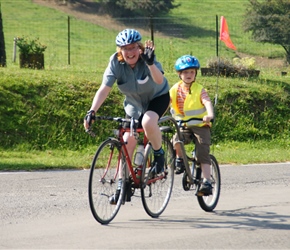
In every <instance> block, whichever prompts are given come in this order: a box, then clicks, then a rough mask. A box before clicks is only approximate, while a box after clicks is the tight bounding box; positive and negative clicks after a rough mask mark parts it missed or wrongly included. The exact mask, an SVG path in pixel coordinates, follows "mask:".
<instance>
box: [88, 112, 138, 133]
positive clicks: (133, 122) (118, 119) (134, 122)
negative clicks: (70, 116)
mask: <svg viewBox="0 0 290 250" xmlns="http://www.w3.org/2000/svg"><path fill="white" fill-rule="evenodd" d="M94 120H95V121H96V120H105V121H116V122H119V123H125V122H130V136H132V135H133V132H135V129H136V128H135V127H136V126H135V125H137V124H138V123H139V121H138V120H137V119H134V118H133V117H132V118H122V117H111V116H95V119H94ZM86 132H87V133H88V134H89V135H90V136H92V137H95V136H96V135H95V133H94V132H93V131H92V130H91V127H89V128H88V129H86Z"/></svg>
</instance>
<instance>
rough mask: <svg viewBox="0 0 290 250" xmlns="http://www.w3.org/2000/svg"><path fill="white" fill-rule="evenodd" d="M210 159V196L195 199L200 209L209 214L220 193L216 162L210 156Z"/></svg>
mask: <svg viewBox="0 0 290 250" xmlns="http://www.w3.org/2000/svg"><path fill="white" fill-rule="evenodd" d="M210 159H211V166H210V168H211V184H212V195H209V196H198V197H197V200H198V203H199V205H200V207H201V208H202V209H203V210H204V211H206V212H211V211H213V210H214V209H215V207H216V205H217V203H218V200H219V197H220V191H221V175H220V169H219V165H218V162H217V160H216V158H215V157H214V156H213V155H210Z"/></svg>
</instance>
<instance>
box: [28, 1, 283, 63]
mask: <svg viewBox="0 0 290 250" xmlns="http://www.w3.org/2000/svg"><path fill="white" fill-rule="evenodd" d="M33 2H34V3H36V4H39V5H42V6H46V7H49V8H53V9H56V10H59V11H62V12H64V13H66V14H68V15H71V16H74V17H75V18H77V19H81V20H84V21H87V22H90V23H93V24H97V25H100V26H102V27H104V28H107V29H113V28H114V29H118V27H120V24H119V23H117V22H116V21H114V20H113V19H112V18H110V17H109V16H106V15H104V14H100V13H99V9H98V4H97V3H96V2H95V1H94V0H75V1H73V3H68V2H67V1H66V0H63V1H57V0H49V1H47V0H33ZM104 19H105V20H106V22H104V21H103V20H104ZM124 27H125V26H124ZM142 32H144V31H142ZM236 55H237V56H238V57H240V58H243V57H249V56H250V57H255V60H256V64H257V66H258V67H259V68H264V67H268V66H269V65H271V67H273V68H284V67H285V65H284V60H283V59H279V58H268V57H263V56H255V55H249V54H246V53H242V52H238V51H237V52H236Z"/></svg>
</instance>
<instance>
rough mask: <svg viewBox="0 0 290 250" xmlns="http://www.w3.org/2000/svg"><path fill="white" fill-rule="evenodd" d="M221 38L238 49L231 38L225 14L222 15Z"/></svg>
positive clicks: (232, 47)
mask: <svg viewBox="0 0 290 250" xmlns="http://www.w3.org/2000/svg"><path fill="white" fill-rule="evenodd" d="M220 40H221V41H223V42H224V43H225V45H226V46H227V47H228V48H230V49H234V50H236V49H237V48H236V46H235V45H234V44H233V43H232V41H231V39H230V34H229V28H228V25H227V21H226V19H225V18H224V17H223V16H221V28H220Z"/></svg>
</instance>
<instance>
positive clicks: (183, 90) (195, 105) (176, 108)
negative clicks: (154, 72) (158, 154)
mask: <svg viewBox="0 0 290 250" xmlns="http://www.w3.org/2000/svg"><path fill="white" fill-rule="evenodd" d="M199 67H200V65H199V62H198V59H197V58H196V57H194V56H191V55H184V56H182V57H180V58H178V59H177V61H176V63H175V69H176V71H177V73H178V76H179V78H180V81H179V82H178V83H176V84H175V85H173V87H172V88H171V89H170V98H171V112H172V115H173V117H174V118H175V119H176V120H188V119H190V118H201V119H202V121H197V120H192V121H189V122H188V123H187V124H186V130H189V131H187V133H186V130H184V131H181V132H182V137H183V138H181V140H183V141H184V143H185V144H189V143H190V142H191V141H192V138H191V132H192V133H193V134H194V135H195V137H196V142H195V146H196V157H197V161H198V162H200V164H201V169H202V173H203V177H204V178H203V183H202V184H201V186H200V189H199V191H198V193H197V195H198V196H203V195H211V194H212V186H211V178H210V164H211V160H210V156H209V151H210V127H211V122H210V121H211V120H212V119H213V118H214V110H213V105H212V103H211V100H210V98H209V96H208V93H207V92H206V90H205V89H204V88H203V86H202V85H200V84H198V83H196V82H195V79H196V75H197V71H198V69H199ZM188 132H190V133H188ZM173 140H174V141H176V135H175V136H174V138H173ZM174 147H175V150H176V172H175V173H176V174H181V173H183V172H184V170H185V167H184V164H183V159H182V158H181V151H180V146H179V144H175V145H174Z"/></svg>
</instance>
